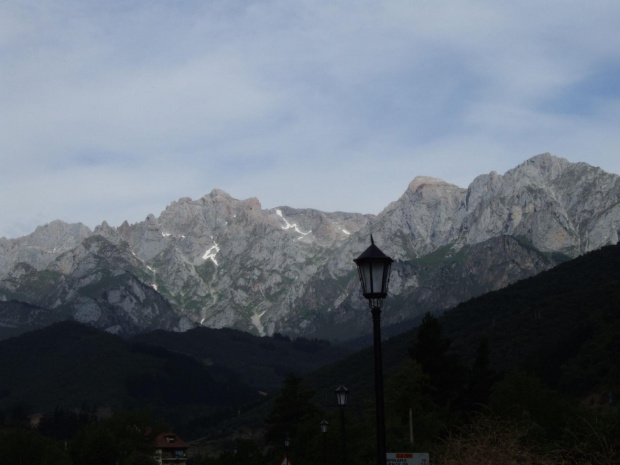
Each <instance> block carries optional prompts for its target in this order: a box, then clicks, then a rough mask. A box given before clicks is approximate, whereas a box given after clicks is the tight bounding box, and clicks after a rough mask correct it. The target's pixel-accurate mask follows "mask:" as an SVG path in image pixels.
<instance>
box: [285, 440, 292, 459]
mask: <svg viewBox="0 0 620 465" xmlns="http://www.w3.org/2000/svg"><path fill="white" fill-rule="evenodd" d="M290 445H291V438H289V437H288V436H287V437H285V438H284V448H285V449H286V455H285V457H284V458H285V463H286V465H289V464H290V462H289V460H288V446H290Z"/></svg>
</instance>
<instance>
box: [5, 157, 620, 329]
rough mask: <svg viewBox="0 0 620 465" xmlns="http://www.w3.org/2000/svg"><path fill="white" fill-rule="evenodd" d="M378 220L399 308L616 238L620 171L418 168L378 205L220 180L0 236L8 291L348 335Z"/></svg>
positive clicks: (355, 321)
mask: <svg viewBox="0 0 620 465" xmlns="http://www.w3.org/2000/svg"><path fill="white" fill-rule="evenodd" d="M371 232H372V233H373V234H374V238H375V240H376V241H377V244H379V246H380V247H381V249H382V250H383V251H384V252H385V253H387V254H388V255H390V256H391V257H392V258H394V259H395V260H396V263H395V265H394V274H393V277H392V284H391V295H392V296H393V298H394V299H395V302H398V303H397V304H394V305H392V307H391V308H389V309H387V310H389V311H386V318H390V319H391V321H392V322H395V321H399V319H403V318H410V317H412V316H415V315H416V314H417V313H420V312H424V311H429V310H430V311H440V310H442V309H443V308H446V306H449V305H454V304H455V303H458V302H460V301H462V300H464V299H468V298H471V297H473V296H475V295H479V294H480V293H483V292H486V291H489V290H493V289H497V288H498V287H500V286H505V285H507V284H509V283H511V282H514V281H515V280H517V279H522V278H523V277H526V276H529V275H531V274H533V273H536V272H539V271H541V270H543V269H546V268H548V267H550V266H552V265H553V264H554V263H555V262H554V260H556V259H557V257H575V256H576V255H578V254H580V253H583V252H586V251H589V250H593V249H595V248H599V247H601V246H603V245H606V244H615V243H616V242H617V241H618V236H619V235H620V176H617V175H614V174H609V173H605V172H603V171H602V170H600V169H598V168H594V167H591V166H589V165H587V164H584V163H569V162H568V161H567V160H564V159H562V158H558V157H555V156H553V155H551V154H548V153H544V154H540V155H537V156H535V157H532V158H531V159H529V160H527V161H526V162H524V163H522V164H520V165H519V166H517V167H515V168H513V169H511V170H509V171H507V172H506V173H505V174H504V175H500V174H498V173H496V172H491V173H489V174H484V175H481V176H478V177H477V178H476V179H475V180H474V181H473V182H472V183H471V185H470V186H469V187H468V188H467V189H463V188H461V187H458V186H455V185H453V184H450V183H447V182H445V181H443V180H441V179H437V178H432V177H427V176H418V177H416V178H415V179H414V180H413V181H411V183H409V185H408V187H407V189H406V190H405V192H404V193H403V195H402V196H401V197H400V198H399V199H398V200H396V201H394V202H392V203H391V204H390V205H388V206H387V207H386V208H385V209H384V210H383V211H382V212H381V213H380V214H379V215H377V216H374V215H362V214H355V213H344V212H332V213H326V212H321V211H318V210H312V209H296V208H292V207H287V206H282V207H278V208H272V209H267V210H262V208H261V204H260V202H259V200H258V199H257V198H255V197H252V198H249V199H245V200H239V199H235V198H233V197H231V196H230V195H229V194H228V193H226V192H225V191H223V190H221V189H213V190H212V191H211V192H210V193H209V194H207V195H205V196H203V197H201V198H199V199H197V200H192V199H191V198H189V197H183V198H180V199H179V200H177V201H174V202H172V203H170V204H169V205H168V206H167V207H166V208H165V210H164V211H163V212H161V214H160V215H159V217H157V216H155V215H153V214H150V215H148V216H147V217H146V218H145V220H144V221H142V222H138V223H135V224H131V225H129V224H128V223H127V222H124V223H123V224H122V225H121V226H120V227H118V228H114V227H111V226H109V225H108V224H107V223H106V222H103V223H102V224H101V225H100V226H98V227H97V228H96V229H95V231H94V232H90V231H89V230H88V228H86V227H84V226H83V225H79V224H78V225H67V224H66V223H62V222H54V223H50V225H46V226H42V227H40V228H37V230H36V231H35V232H34V233H32V234H31V235H29V236H26V237H23V238H19V239H14V240H0V300H1V299H5V300H11V299H20V300H22V301H24V302H29V303H30V304H33V305H37V306H38V307H41V308H46V309H56V308H62V309H70V310H67V311H71V312H73V313H72V315H73V316H74V317H75V318H77V319H78V320H80V318H81V320H80V321H85V319H87V320H88V321H92V322H93V324H97V325H107V326H105V327H106V328H115V327H116V323H115V321H117V320H118V321H121V320H122V321H129V320H132V321H136V322H137V321H140V323H139V324H137V323H136V325H135V326H132V327H133V329H132V331H134V330H135V331H138V330H139V329H140V328H146V327H153V325H157V321H158V319H162V321H164V320H165V321H167V323H166V324H165V325H164V326H166V327H168V328H170V327H175V328H181V327H186V326H183V325H181V324H180V323H179V320H178V318H179V317H182V318H186V320H187V322H188V324H190V323H189V322H193V323H195V324H203V325H205V326H210V327H235V328H238V329H242V330H246V331H251V332H254V333H258V334H272V333H273V332H275V331H278V332H285V333H288V334H292V335H304V336H320V337H335V338H339V337H342V336H341V335H338V334H336V332H335V331H336V330H335V329H334V328H336V327H339V325H345V324H346V325H349V326H348V327H350V328H358V329H355V331H364V329H363V328H365V327H367V325H366V323H367V322H366V321H365V320H364V318H365V317H363V316H360V315H362V314H361V313H359V312H358V310H359V309H363V310H365V309H366V305H365V304H364V302H361V297H360V295H359V286H358V283H357V277H356V273H355V267H354V264H353V261H352V260H353V258H354V257H356V256H358V255H359V253H361V252H362V251H363V250H364V249H365V248H366V247H367V246H368V241H369V234H370V233H371ZM158 296H159V297H161V299H162V300H159V298H158ZM166 302H167V303H168V304H169V305H167V304H166ZM389 305H390V304H388V306H389ZM147 307H148V308H147ZM149 308H150V310H148V309H149ZM141 309H144V311H142V310H141ZM147 311H151V312H152V314H151V316H148V315H147V314H146V313H145V312H147ZM171 312H172V313H173V315H172V316H175V315H176V317H175V318H176V319H175V318H172V317H171V314H170V313H171ZM412 312H414V313H412ZM416 312H417V313H416ZM366 314H367V312H366V313H363V315H366ZM0 324H2V319H1V315H0ZM123 324H125V323H123ZM121 326H122V325H121ZM119 328H120V327H119ZM119 328H116V329H115V331H117V330H120V329H122V328H120V329H119ZM136 328H137V329H136Z"/></svg>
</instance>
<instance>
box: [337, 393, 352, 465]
mask: <svg viewBox="0 0 620 465" xmlns="http://www.w3.org/2000/svg"><path fill="white" fill-rule="evenodd" d="M335 392H336V403H337V404H338V407H340V425H341V427H342V465H347V440H346V435H345V429H344V408H345V407H346V406H347V402H348V400H349V390H348V389H347V388H346V387H344V386H343V385H342V384H341V385H340V386H338V388H337V389H336V391H335Z"/></svg>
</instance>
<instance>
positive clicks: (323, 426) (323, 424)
mask: <svg viewBox="0 0 620 465" xmlns="http://www.w3.org/2000/svg"><path fill="white" fill-rule="evenodd" d="M328 426H329V422H328V421H327V420H323V421H322V422H321V433H323V465H326V464H327V445H326V442H325V441H326V439H325V438H326V437H327V427H328Z"/></svg>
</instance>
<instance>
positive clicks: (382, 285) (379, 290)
mask: <svg viewBox="0 0 620 465" xmlns="http://www.w3.org/2000/svg"><path fill="white" fill-rule="evenodd" d="M393 261H394V260H392V259H391V258H390V257H388V256H387V255H385V254H384V253H383V252H381V250H380V249H379V247H377V246H376V245H375V241H374V240H373V238H372V235H371V236H370V247H368V248H367V249H366V250H365V251H364V252H363V253H362V254H361V255H360V256H359V257H358V258H356V259H355V260H354V262H355V264H356V265H357V268H358V271H359V276H360V282H361V285H362V294H363V296H364V298H366V299H367V300H368V304H369V305H370V309H371V313H372V328H373V336H374V355H375V403H376V406H375V410H376V415H377V420H376V421H377V426H376V428H377V465H386V449H385V413H384V409H383V357H382V354H381V307H382V306H383V299H385V298H386V297H387V291H388V284H389V282H390V268H391V266H392V262H393Z"/></svg>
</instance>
